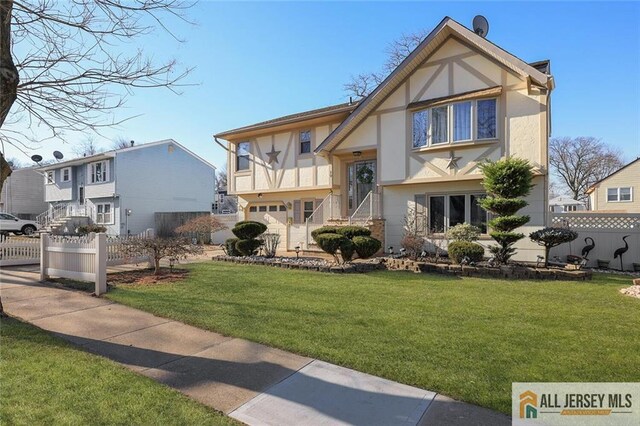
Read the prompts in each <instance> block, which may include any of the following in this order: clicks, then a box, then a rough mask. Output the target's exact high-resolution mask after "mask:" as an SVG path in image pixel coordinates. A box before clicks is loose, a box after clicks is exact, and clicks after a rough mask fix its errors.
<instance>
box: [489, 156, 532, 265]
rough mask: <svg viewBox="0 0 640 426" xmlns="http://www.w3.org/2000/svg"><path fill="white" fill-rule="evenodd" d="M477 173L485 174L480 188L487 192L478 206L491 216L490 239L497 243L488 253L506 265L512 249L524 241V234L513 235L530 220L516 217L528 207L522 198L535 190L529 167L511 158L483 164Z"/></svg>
mask: <svg viewBox="0 0 640 426" xmlns="http://www.w3.org/2000/svg"><path fill="white" fill-rule="evenodd" d="M480 169H481V170H482V173H483V174H484V179H483V180H482V186H483V187H484V189H485V190H486V191H487V197H486V198H484V199H483V200H482V202H481V204H480V206H481V207H482V208H483V209H485V210H486V211H488V212H490V213H492V214H493V215H494V218H493V219H491V220H490V221H489V226H490V227H491V232H490V233H489V235H491V237H492V238H493V239H494V240H495V241H496V242H497V243H498V245H497V246H491V247H489V250H490V251H491V254H493V256H494V259H495V260H496V262H498V263H500V264H505V263H508V262H509V259H510V258H511V257H512V256H513V255H514V254H515V252H516V250H515V248H513V245H514V244H515V243H516V242H517V241H519V240H521V239H522V238H524V234H521V233H519V232H513V231H514V230H515V229H516V228H519V227H521V226H523V225H524V224H526V223H527V222H529V219H530V217H529V216H521V215H517V214H516V213H517V212H518V210H520V209H521V208H523V207H525V206H526V205H528V204H529V203H527V201H526V200H524V199H523V198H522V197H526V196H527V195H529V193H530V192H531V188H533V186H534V185H533V184H532V181H533V171H532V167H531V164H529V162H528V161H527V160H523V159H521V158H513V157H511V158H506V159H503V160H499V161H496V162H487V163H483V164H481V165H480Z"/></svg>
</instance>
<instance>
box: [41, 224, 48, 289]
mask: <svg viewBox="0 0 640 426" xmlns="http://www.w3.org/2000/svg"><path fill="white" fill-rule="evenodd" d="M48 245H49V234H47V233H46V232H45V233H43V234H42V235H40V281H46V280H48V279H49V275H47V268H48V267H49V255H48V254H47V246H48Z"/></svg>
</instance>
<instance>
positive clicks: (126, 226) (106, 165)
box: [40, 139, 215, 235]
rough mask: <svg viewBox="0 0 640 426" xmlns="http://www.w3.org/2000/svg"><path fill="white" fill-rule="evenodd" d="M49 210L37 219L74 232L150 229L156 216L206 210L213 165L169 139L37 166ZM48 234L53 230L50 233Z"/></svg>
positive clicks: (211, 193)
mask: <svg viewBox="0 0 640 426" xmlns="http://www.w3.org/2000/svg"><path fill="white" fill-rule="evenodd" d="M40 171H41V172H42V173H43V174H44V180H45V182H44V197H45V201H46V202H48V203H49V210H48V211H47V212H45V213H44V214H43V215H42V217H41V218H40V221H41V223H42V224H43V225H45V226H48V227H49V228H52V227H54V226H55V227H56V228H58V229H57V230H58V231H61V232H65V229H64V228H65V227H66V228H69V229H67V230H66V232H73V228H74V227H75V226H77V224H79V223H83V222H84V223H94V224H98V225H104V226H105V227H106V228H107V233H108V234H110V235H127V234H138V233H141V232H143V231H145V230H147V229H149V228H155V217H154V215H155V213H156V212H210V211H211V204H212V202H213V200H214V192H215V184H214V182H215V167H214V166H213V165H211V164H209V163H208V162H207V161H205V160H203V159H202V158H200V157H199V156H197V155H196V154H194V153H193V152H191V151H189V150H188V149H187V148H185V147H184V146H182V145H180V144H179V143H178V142H176V141H174V140H173V139H166V140H162V141H158V142H151V143H146V144H140V145H135V146H134V145H133V143H132V146H131V147H128V148H123V149H117V150H112V151H107V152H103V153H100V154H96V155H91V156H87V157H81V158H76V159H73V160H69V161H64V162H59V163H55V164H51V165H48V166H45V167H42V168H40ZM49 230H50V231H52V230H53V229H49Z"/></svg>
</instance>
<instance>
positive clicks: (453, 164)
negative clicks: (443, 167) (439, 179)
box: [447, 151, 462, 169]
mask: <svg viewBox="0 0 640 426" xmlns="http://www.w3.org/2000/svg"><path fill="white" fill-rule="evenodd" d="M461 159H462V157H456V156H455V153H454V152H453V151H451V152H450V153H449V162H448V163H447V168H448V169H457V168H458V161H459V160H461Z"/></svg>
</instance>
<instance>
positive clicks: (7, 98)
mask: <svg viewBox="0 0 640 426" xmlns="http://www.w3.org/2000/svg"><path fill="white" fill-rule="evenodd" d="M12 10H13V0H0V128H2V125H3V124H4V121H5V119H6V118H7V115H9V110H10V109H11V106H13V103H14V102H15V101H16V98H17V97H18V82H19V81H20V78H19V75H18V68H16V65H15V64H14V63H13V56H12V55H11V12H12ZM0 154H2V155H1V156H0V195H1V194H2V188H3V187H4V182H5V180H7V178H8V177H9V175H10V174H11V167H9V163H7V160H5V158H4V153H0Z"/></svg>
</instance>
